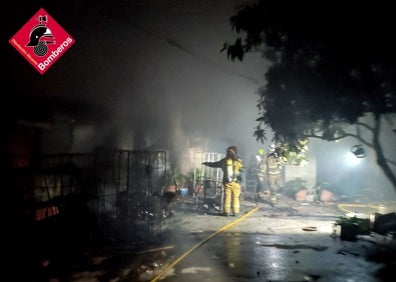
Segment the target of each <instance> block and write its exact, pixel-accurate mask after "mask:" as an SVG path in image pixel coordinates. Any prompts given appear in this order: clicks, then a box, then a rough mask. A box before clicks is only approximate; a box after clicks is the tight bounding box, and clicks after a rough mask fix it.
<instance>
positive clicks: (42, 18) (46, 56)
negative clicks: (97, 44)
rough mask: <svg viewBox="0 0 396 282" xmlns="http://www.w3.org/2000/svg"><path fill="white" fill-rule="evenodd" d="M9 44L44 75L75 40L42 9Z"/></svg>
mask: <svg viewBox="0 0 396 282" xmlns="http://www.w3.org/2000/svg"><path fill="white" fill-rule="evenodd" d="M8 42H10V44H11V45H12V46H14V48H15V49H16V50H17V51H18V52H19V53H21V55H22V56H23V57H25V59H26V60H27V61H28V62H29V63H31V64H32V65H33V66H34V67H35V69H36V70H37V71H38V72H39V73H40V74H43V73H44V72H46V71H47V70H48V69H49V68H50V67H51V66H52V65H53V64H54V63H55V62H56V61H57V60H58V59H59V58H60V57H61V56H62V55H63V54H64V53H65V52H66V51H67V50H68V49H69V48H70V47H71V46H72V45H73V44H74V42H75V40H74V39H73V38H72V37H71V36H70V35H69V34H68V33H67V32H66V31H65V30H64V29H63V28H62V27H61V26H60V25H59V24H58V23H57V22H56V21H55V20H54V19H53V18H52V17H51V16H50V15H49V14H48V13H47V12H46V11H45V10H44V9H43V8H41V9H40V10H39V11H38V12H37V13H36V14H35V15H34V16H33V17H32V18H31V19H30V20H29V21H28V22H27V23H26V24H25V25H24V26H23V27H22V28H21V29H20V30H19V31H18V32H17V33H16V34H15V35H14V36H13V37H12V38H11V39H10V40H9V41H8Z"/></svg>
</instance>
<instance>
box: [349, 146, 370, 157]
mask: <svg viewBox="0 0 396 282" xmlns="http://www.w3.org/2000/svg"><path fill="white" fill-rule="evenodd" d="M351 152H352V153H353V154H354V155H355V156H356V157H357V158H364V157H365V156H366V152H365V151H364V148H363V146H362V145H361V144H359V145H355V146H352V148H351Z"/></svg>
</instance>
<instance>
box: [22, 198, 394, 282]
mask: <svg viewBox="0 0 396 282" xmlns="http://www.w3.org/2000/svg"><path fill="white" fill-rule="evenodd" d="M356 208H359V212H363V211H364V208H363V207H362V206H361V205H359V206H358V205H356ZM241 211H242V213H241V215H240V216H239V217H237V218H236V217H224V216H221V214H220V213H218V212H217V211H216V210H203V209H196V208H194V206H193V204H192V201H191V199H190V198H188V197H186V198H182V199H180V201H179V202H178V205H177V208H176V210H175V214H174V215H173V216H172V217H170V218H167V219H166V226H165V227H166V228H165V229H166V232H165V235H164V237H163V238H162V239H161V240H159V241H158V242H153V243H152V245H151V246H147V247H146V248H145V249H144V250H139V251H137V250H136V249H134V248H128V247H127V246H126V247H123V248H102V249H99V250H95V251H90V252H85V253H80V254H78V255H75V256H70V257H67V258H65V259H64V260H58V261H56V262H51V261H48V262H42V265H41V268H39V270H38V272H37V273H35V274H34V275H32V276H31V277H32V280H25V281H50V282H56V281H74V282H75V281H79V282H80V281H92V282H94V281H153V282H154V281H189V282H193V281H199V282H202V281H215V282H222V281H228V282H230V281H348V282H353V281H394V278H393V277H394V276H395V274H396V240H394V239H393V238H390V237H389V236H382V235H379V234H375V233H371V234H370V235H358V239H357V240H356V241H345V240H341V239H340V237H339V233H340V230H339V227H337V230H336V233H335V234H334V230H333V223H334V222H335V221H336V220H337V218H338V217H339V216H341V215H343V214H345V210H343V209H340V206H339V205H337V204H336V203H329V204H323V203H322V204H316V203H313V202H310V203H307V202H297V201H294V200H291V199H288V198H281V199H280V201H279V202H278V203H277V204H275V205H270V204H268V203H265V202H260V203H256V202H254V201H253V200H251V199H249V197H247V196H245V199H244V200H243V201H242V206H241ZM25 277H26V276H25ZM33 277H35V278H34V279H33Z"/></svg>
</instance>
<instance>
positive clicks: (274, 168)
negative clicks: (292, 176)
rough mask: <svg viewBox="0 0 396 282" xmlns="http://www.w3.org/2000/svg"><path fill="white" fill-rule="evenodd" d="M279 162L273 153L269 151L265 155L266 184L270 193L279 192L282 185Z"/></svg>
mask: <svg viewBox="0 0 396 282" xmlns="http://www.w3.org/2000/svg"><path fill="white" fill-rule="evenodd" d="M281 168H282V166H281V163H280V162H279V158H278V157H277V155H276V154H275V153H270V154H269V155H268V157H267V170H268V185H269V189H270V191H271V194H277V193H279V190H280V189H281V188H282V187H283V179H282V171H281Z"/></svg>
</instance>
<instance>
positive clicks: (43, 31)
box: [26, 25, 52, 46]
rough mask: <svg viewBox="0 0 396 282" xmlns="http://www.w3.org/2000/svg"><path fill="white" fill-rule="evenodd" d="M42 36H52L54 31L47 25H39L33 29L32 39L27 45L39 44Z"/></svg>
mask: <svg viewBox="0 0 396 282" xmlns="http://www.w3.org/2000/svg"><path fill="white" fill-rule="evenodd" d="M41 37H47V38H52V33H51V30H50V29H49V28H47V27H46V26H43V25H38V26H36V27H35V28H34V29H33V30H32V31H31V33H30V41H29V43H28V44H27V45H26V46H37V45H38V44H39V42H40V38H41Z"/></svg>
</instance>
